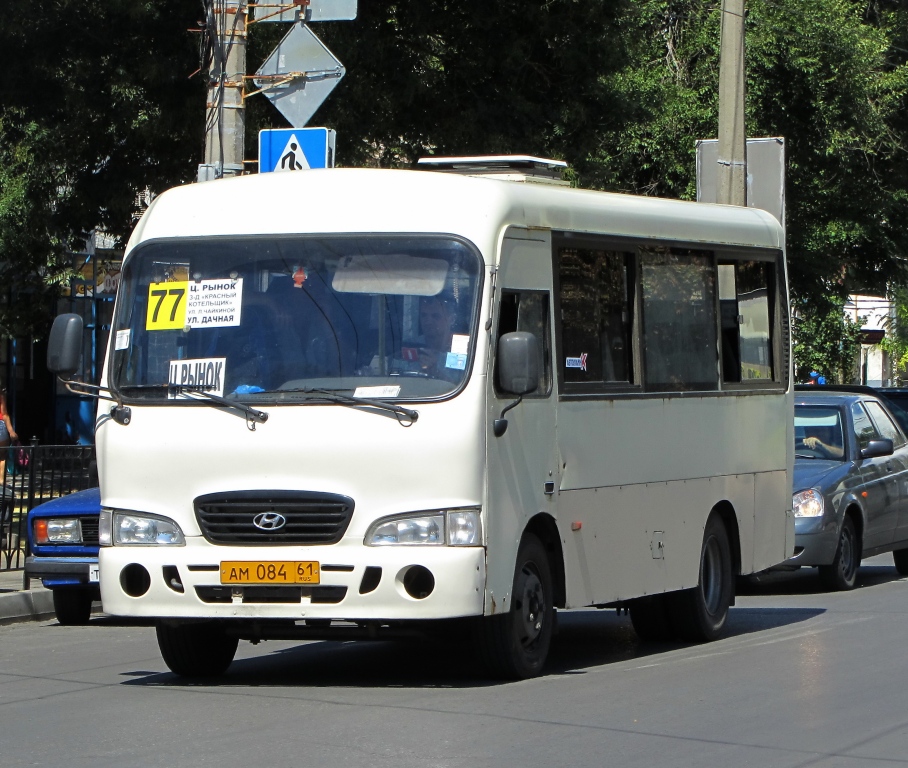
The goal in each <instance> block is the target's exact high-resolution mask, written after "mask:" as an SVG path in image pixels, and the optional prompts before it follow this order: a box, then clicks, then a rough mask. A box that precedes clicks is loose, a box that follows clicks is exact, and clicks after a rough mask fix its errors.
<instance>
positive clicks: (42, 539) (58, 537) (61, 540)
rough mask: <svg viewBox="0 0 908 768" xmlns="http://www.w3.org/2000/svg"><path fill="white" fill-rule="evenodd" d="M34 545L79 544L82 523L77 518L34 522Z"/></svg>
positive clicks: (59, 518) (55, 518) (51, 518)
mask: <svg viewBox="0 0 908 768" xmlns="http://www.w3.org/2000/svg"><path fill="white" fill-rule="evenodd" d="M34 526H35V529H34V530H35V544H81V543H82V523H81V522H80V521H79V518H77V517H49V518H46V519H45V518H38V519H37V520H35V523H34Z"/></svg>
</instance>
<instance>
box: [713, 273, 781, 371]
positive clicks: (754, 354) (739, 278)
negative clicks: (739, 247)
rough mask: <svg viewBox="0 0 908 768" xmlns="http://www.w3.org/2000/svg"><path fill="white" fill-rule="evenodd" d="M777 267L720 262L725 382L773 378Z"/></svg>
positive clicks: (720, 304)
mask: <svg viewBox="0 0 908 768" xmlns="http://www.w3.org/2000/svg"><path fill="white" fill-rule="evenodd" d="M775 284H776V280H775V274H774V267H773V264H771V263H770V262H766V261H739V262H735V263H722V262H720V263H719V306H720V311H721V314H722V381H725V382H730V383H737V382H748V381H766V380H770V381H771V380H772V379H773V368H774V361H773V355H772V324H771V318H772V316H773V314H772V313H773V299H774V290H773V288H774V286H775Z"/></svg>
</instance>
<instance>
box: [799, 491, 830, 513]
mask: <svg viewBox="0 0 908 768" xmlns="http://www.w3.org/2000/svg"><path fill="white" fill-rule="evenodd" d="M824 507H825V504H824V503H823V494H822V493H820V492H819V491H818V490H817V489H816V488H810V489H808V490H806V491H798V492H797V493H796V494H794V496H792V497H791V509H792V511H793V512H794V516H795V517H820V516H822V514H823V509H824Z"/></svg>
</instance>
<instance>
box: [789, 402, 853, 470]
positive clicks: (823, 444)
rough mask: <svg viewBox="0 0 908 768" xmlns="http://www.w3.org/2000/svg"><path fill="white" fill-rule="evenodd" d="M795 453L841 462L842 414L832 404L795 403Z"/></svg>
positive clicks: (807, 457)
mask: <svg viewBox="0 0 908 768" xmlns="http://www.w3.org/2000/svg"><path fill="white" fill-rule="evenodd" d="M794 432H795V456H796V457H797V458H801V459H834V460H838V461H844V459H845V441H844V439H843V432H842V416H841V412H840V411H839V409H838V408H836V407H834V406H818V405H795V412H794Z"/></svg>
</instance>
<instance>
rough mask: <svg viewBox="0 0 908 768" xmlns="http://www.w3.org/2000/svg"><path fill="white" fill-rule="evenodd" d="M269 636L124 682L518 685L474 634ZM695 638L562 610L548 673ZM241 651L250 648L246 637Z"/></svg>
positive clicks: (761, 615)
mask: <svg viewBox="0 0 908 768" xmlns="http://www.w3.org/2000/svg"><path fill="white" fill-rule="evenodd" d="M821 613H823V610H822V609H811V608H732V609H731V611H730V614H729V622H728V631H727V636H731V637H734V636H738V635H747V634H753V633H758V632H761V631H766V630H769V629H775V628H778V627H783V626H787V625H791V624H797V623H799V622H803V621H808V620H809V619H811V618H813V617H814V616H816V615H818V614H821ZM270 645H271V642H263V643H261V644H260V645H259V646H257V648H256V649H255V650H253V651H252V652H253V653H256V651H257V655H255V656H251V657H247V658H239V659H237V660H236V661H234V662H233V664H232V665H231V666H230V669H229V670H228V671H227V673H226V674H224V675H223V676H222V677H219V678H213V679H187V678H180V677H178V676H176V675H174V674H171V673H169V672H166V673H156V672H150V671H144V670H142V671H132V672H124V673H122V674H123V676H124V677H129V678H130V679H128V680H124V681H123V683H122V684H123V685H129V686H151V687H155V686H164V687H190V688H196V687H203V688H218V687H225V688H235V687H250V688H261V687H265V688H267V687H288V686H289V687H307V688H346V687H354V688H403V689H416V688H484V687H490V686H498V685H507V684H513V683H508V682H507V681H501V680H490V679H489V678H488V677H484V676H483V674H482V672H481V669H480V667H479V665H478V662H477V660H476V657H475V655H474V652H473V648H472V646H471V644H470V642H469V638H468V637H466V636H463V637H448V638H441V639H437V638H433V639H427V640H423V641H410V640H396V641H391V640H388V641H384V640H380V641H344V642H340V641H333V640H332V641H321V640H320V641H310V642H300V644H299V645H293V646H286V645H284V643H281V647H278V648H276V649H274V650H269V646H270ZM692 646H693V644H691V643H681V642H673V643H647V642H642V641H641V640H639V638H638V637H637V635H636V633H635V632H634V629H633V626H632V625H631V621H630V618H629V617H628V616H627V615H625V614H623V613H622V614H618V613H617V612H616V611H615V610H600V611H596V610H584V611H567V612H562V613H560V614H559V616H558V628H557V632H556V635H555V637H554V638H553V642H552V648H551V651H550V654H549V660H548V663H547V665H546V669H545V673H544V674H545V675H547V676H554V675H582V674H586V672H587V670H589V669H591V668H594V667H601V666H607V665H609V664H617V663H619V662H623V661H628V660H633V659H645V658H647V657H649V656H653V655H659V654H665V653H671V652H673V651H683V650H684V649H687V648H690V647H692ZM240 649H241V652H243V653H248V652H249V650H248V649H249V646H248V645H247V644H244V643H241V645H240Z"/></svg>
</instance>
